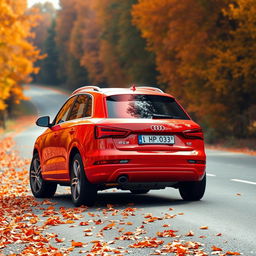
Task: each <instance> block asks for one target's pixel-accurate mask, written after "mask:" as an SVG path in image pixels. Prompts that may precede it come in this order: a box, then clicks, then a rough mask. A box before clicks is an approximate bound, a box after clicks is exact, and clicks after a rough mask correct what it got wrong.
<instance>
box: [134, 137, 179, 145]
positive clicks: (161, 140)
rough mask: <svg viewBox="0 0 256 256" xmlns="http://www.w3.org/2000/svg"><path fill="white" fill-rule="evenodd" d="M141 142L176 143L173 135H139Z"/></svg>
mask: <svg viewBox="0 0 256 256" xmlns="http://www.w3.org/2000/svg"><path fill="white" fill-rule="evenodd" d="M138 139H139V144H140V145H142V144H174V143H175V139H174V136H173V135H139V136H138Z"/></svg>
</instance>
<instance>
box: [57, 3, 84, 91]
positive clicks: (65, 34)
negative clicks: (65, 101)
mask: <svg viewBox="0 0 256 256" xmlns="http://www.w3.org/2000/svg"><path fill="white" fill-rule="evenodd" d="M77 1H78V0H74V1H70V0H61V1H60V7H61V9H60V10H59V11H58V16H57V25H56V31H57V35H56V43H57V47H58V51H59V69H58V77H59V80H60V81H61V82H62V83H64V84H65V85H66V88H68V89H71V90H72V89H74V88H77V87H79V86H81V85H82V84H86V83H87V71H86V69H85V68H84V67H83V66H82V65H81V64H80V56H79V58H78V57H77V56H76V55H75V54H74V52H73V51H72V48H71V38H74V37H73V36H71V35H72V33H73V28H74V24H75V22H76V20H77V10H76V3H77Z"/></svg>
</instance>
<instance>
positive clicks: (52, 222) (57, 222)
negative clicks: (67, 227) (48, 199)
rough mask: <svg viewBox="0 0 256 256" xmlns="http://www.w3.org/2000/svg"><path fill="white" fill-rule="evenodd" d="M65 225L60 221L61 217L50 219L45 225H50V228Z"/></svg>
mask: <svg viewBox="0 0 256 256" xmlns="http://www.w3.org/2000/svg"><path fill="white" fill-rule="evenodd" d="M64 223H65V222H64V221H61V220H60V217H54V218H48V219H47V220H46V221H45V223H44V224H45V225H50V226H57V225H60V224H64Z"/></svg>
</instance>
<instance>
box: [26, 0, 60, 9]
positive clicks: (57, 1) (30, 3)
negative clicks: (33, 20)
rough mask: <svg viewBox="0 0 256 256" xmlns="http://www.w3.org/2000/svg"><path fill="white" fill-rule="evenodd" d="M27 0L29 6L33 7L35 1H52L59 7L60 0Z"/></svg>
mask: <svg viewBox="0 0 256 256" xmlns="http://www.w3.org/2000/svg"><path fill="white" fill-rule="evenodd" d="M27 1H28V7H31V6H32V5H33V4H35V3H45V2H51V3H53V5H54V6H55V7H56V8H58V7H59V0H27Z"/></svg>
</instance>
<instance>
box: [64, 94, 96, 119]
mask: <svg viewBox="0 0 256 256" xmlns="http://www.w3.org/2000/svg"><path fill="white" fill-rule="evenodd" d="M91 115H92V97H91V96H90V95H79V96H78V97H77V99H76V101H75V103H74V105H73V107H72V110H71V112H70V114H69V117H68V119H67V120H73V119H78V118H82V117H90V116H91Z"/></svg>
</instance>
